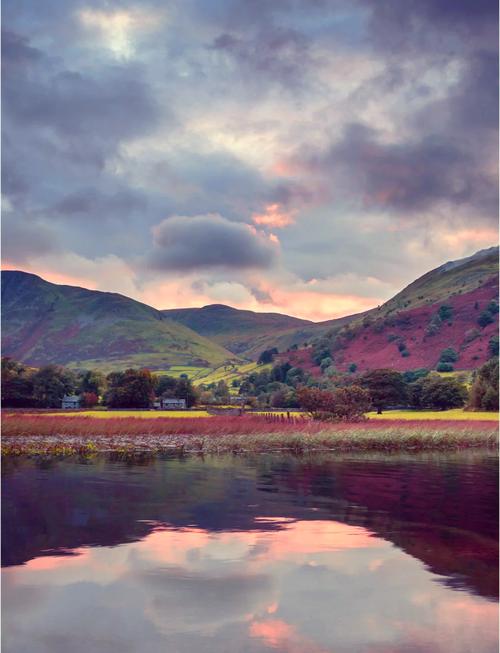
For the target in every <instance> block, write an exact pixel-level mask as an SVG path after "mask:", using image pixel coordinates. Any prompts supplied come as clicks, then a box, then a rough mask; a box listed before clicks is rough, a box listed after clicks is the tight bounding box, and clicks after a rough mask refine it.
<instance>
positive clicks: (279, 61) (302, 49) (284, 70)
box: [211, 27, 311, 87]
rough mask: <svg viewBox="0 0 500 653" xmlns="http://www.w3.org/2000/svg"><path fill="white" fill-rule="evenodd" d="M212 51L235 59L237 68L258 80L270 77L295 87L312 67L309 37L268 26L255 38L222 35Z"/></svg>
mask: <svg viewBox="0 0 500 653" xmlns="http://www.w3.org/2000/svg"><path fill="white" fill-rule="evenodd" d="M211 49H212V50H215V51H219V52H224V53H226V54H228V55H230V56H231V57H233V58H234V60H235V61H236V63H237V64H238V66H239V67H240V68H241V69H242V70H245V71H246V72H247V74H248V73H249V74H252V75H254V76H256V77H257V78H259V79H261V80H262V78H271V79H273V80H275V81H277V82H279V83H280V84H283V85H285V86H293V87H296V86H297V85H298V84H299V83H301V81H302V77H303V75H304V73H305V71H306V70H307V67H308V65H311V62H310V54H309V45H308V40H307V39H306V37H305V36H304V35H303V34H301V33H300V32H298V31H296V30H294V29H283V28H271V27H266V28H264V29H262V30H261V31H259V32H258V33H257V34H255V35H250V36H249V35H248V34H245V35H244V36H235V35H232V34H229V33H223V34H220V35H219V36H218V37H217V38H216V39H215V40H214V42H213V44H212V45H211Z"/></svg>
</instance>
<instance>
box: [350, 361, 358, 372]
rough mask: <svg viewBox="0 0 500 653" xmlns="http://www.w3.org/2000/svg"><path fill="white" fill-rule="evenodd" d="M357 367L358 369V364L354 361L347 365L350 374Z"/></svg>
mask: <svg viewBox="0 0 500 653" xmlns="http://www.w3.org/2000/svg"><path fill="white" fill-rule="evenodd" d="M357 369H358V366H357V365H356V363H351V364H350V365H349V367H348V370H349V372H350V374H354V373H355V372H356V370H357Z"/></svg>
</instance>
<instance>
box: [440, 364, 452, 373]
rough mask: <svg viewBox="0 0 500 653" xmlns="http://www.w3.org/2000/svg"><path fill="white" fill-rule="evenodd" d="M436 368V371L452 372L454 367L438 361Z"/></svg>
mask: <svg viewBox="0 0 500 653" xmlns="http://www.w3.org/2000/svg"><path fill="white" fill-rule="evenodd" d="M436 370H437V371H438V372H453V370H454V367H453V365H452V364H451V363H438V364H437V367H436Z"/></svg>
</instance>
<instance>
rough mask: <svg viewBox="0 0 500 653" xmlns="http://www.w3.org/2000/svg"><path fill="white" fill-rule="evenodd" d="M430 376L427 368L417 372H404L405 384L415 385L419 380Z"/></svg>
mask: <svg viewBox="0 0 500 653" xmlns="http://www.w3.org/2000/svg"><path fill="white" fill-rule="evenodd" d="M428 374H429V370H427V369H426V368H425V367H421V368H419V369H416V370H407V371H406V372H403V379H404V381H405V383H414V382H415V381H417V380H418V379H422V378H424V377H425V376H427V375H428Z"/></svg>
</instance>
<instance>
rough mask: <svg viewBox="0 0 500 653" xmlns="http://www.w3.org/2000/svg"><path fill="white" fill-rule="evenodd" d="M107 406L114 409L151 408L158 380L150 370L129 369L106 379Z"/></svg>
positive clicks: (110, 375) (114, 373)
mask: <svg viewBox="0 0 500 653" xmlns="http://www.w3.org/2000/svg"><path fill="white" fill-rule="evenodd" d="M106 379H107V382H108V391H107V392H106V395H105V401H106V404H107V405H108V406H110V407H112V408H149V406H150V404H151V402H152V401H153V398H154V389H155V386H156V385H157V379H156V378H155V377H154V376H153V375H152V374H151V372H150V371H149V370H146V369H142V370H136V369H128V370H125V372H112V373H111V374H108V376H107V377H106Z"/></svg>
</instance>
